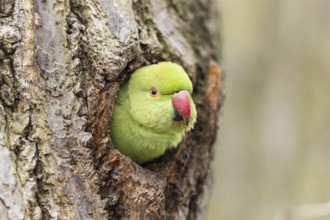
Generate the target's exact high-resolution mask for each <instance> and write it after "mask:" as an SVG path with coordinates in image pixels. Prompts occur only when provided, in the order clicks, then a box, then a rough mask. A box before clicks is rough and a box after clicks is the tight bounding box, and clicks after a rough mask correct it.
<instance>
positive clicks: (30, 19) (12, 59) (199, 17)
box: [0, 0, 222, 220]
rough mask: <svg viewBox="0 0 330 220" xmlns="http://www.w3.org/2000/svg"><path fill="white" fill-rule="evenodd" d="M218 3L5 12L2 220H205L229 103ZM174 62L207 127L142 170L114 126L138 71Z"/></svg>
mask: <svg viewBox="0 0 330 220" xmlns="http://www.w3.org/2000/svg"><path fill="white" fill-rule="evenodd" d="M213 8H215V5H212V2H211V1H210V0H197V1H185V0H179V1H171V0H167V1H164V0H140V1H137V0H133V1H131V0H0V161H1V163H0V219H15V220H16V219H164V218H167V219H186V218H188V219H199V218H201V214H202V209H203V206H204V204H205V195H206V192H207V190H206V189H207V184H208V176H209V166H210V162H211V159H212V143H213V142H214V138H215V134H216V130H217V113H218V110H219V108H220V103H221V101H222V93H221V91H222V86H221V71H220V69H219V67H218V65H217V64H216V63H215V61H214V60H216V59H217V57H216V55H215V54H216V53H215V52H216V51H215V45H214V44H213V42H214V37H213V35H211V33H210V28H209V27H210V26H211V24H212V23H211V18H212V16H211V15H213V14H214V11H212V10H213ZM163 60H170V61H173V62H177V63H179V64H181V65H182V66H183V67H184V68H185V69H186V71H187V72H188V73H189V75H190V77H191V79H192V81H193V84H194V100H195V102H196V104H197V111H198V121H197V125H196V126H195V129H194V130H193V131H192V132H190V133H188V134H187V135H186V137H185V139H184V140H183V141H182V143H181V144H180V146H179V148H178V149H176V150H172V151H170V152H167V153H166V155H164V156H163V157H161V158H159V159H157V160H156V161H154V162H152V163H150V164H148V165H145V166H144V167H141V166H139V165H137V164H135V163H134V162H132V161H131V160H130V159H129V158H127V157H125V156H123V155H121V154H120V153H119V152H118V151H117V150H115V149H113V147H112V143H111V139H110V137H109V129H108V124H109V120H110V119H111V112H112V107H113V103H114V100H115V98H116V93H117V91H118V89H119V87H120V85H121V84H122V83H123V82H124V81H125V80H127V79H128V78H129V76H130V74H131V73H132V71H133V70H134V69H136V68H137V67H140V66H143V65H146V64H150V63H156V62H159V61H163Z"/></svg>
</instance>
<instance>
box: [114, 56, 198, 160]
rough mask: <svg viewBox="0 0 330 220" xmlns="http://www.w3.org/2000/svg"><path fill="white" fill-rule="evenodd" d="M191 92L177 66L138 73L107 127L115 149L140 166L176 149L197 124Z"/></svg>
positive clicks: (122, 92) (124, 90)
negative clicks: (186, 133) (186, 132)
mask: <svg viewBox="0 0 330 220" xmlns="http://www.w3.org/2000/svg"><path fill="white" fill-rule="evenodd" d="M192 90H193V89H192V83H191V81H190V79H189V77H188V75H187V73H186V72H185V71H184V70H183V68H182V67H181V66H179V65H177V64H174V63H171V62H161V63H158V64H153V65H150V66H145V67H141V68H139V69H137V70H136V71H135V72H134V73H133V74H132V76H131V78H130V80H129V81H128V82H126V83H125V84H124V85H123V86H122V87H121V88H120V91H119V93H118V97H117V99H116V103H115V106H114V111H113V117H112V120H111V123H110V133H111V134H110V135H111V138H112V142H113V144H114V146H115V147H116V148H117V149H118V150H119V151H120V152H121V153H123V154H125V155H127V156H129V157H131V158H132V159H133V160H134V161H135V162H137V163H139V164H142V163H145V162H148V161H151V160H153V159H155V158H157V157H159V156H161V155H162V154H164V152H165V151H166V150H167V149H169V148H173V147H176V146H177V145H178V144H179V142H180V141H181V140H182V137H183V135H184V133H185V131H186V130H190V129H192V128H193V126H194V124H195V122H196V117H197V112H196V106H195V104H194V102H193V100H192V98H191V93H192Z"/></svg>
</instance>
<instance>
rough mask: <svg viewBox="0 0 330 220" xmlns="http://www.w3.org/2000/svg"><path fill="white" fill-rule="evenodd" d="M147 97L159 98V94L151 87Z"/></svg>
mask: <svg viewBox="0 0 330 220" xmlns="http://www.w3.org/2000/svg"><path fill="white" fill-rule="evenodd" d="M149 95H150V96H151V97H157V96H159V93H158V90H157V89H156V88H154V87H152V88H151V89H150V90H149Z"/></svg>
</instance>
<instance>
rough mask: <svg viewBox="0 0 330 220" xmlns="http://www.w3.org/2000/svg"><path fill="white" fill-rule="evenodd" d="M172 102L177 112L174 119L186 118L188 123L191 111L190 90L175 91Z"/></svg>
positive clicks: (185, 120)
mask: <svg viewBox="0 0 330 220" xmlns="http://www.w3.org/2000/svg"><path fill="white" fill-rule="evenodd" d="M172 104H173V107H174V112H175V116H174V120H175V121H181V120H184V122H185V124H186V125H188V124H189V119H190V111H191V107H190V94H189V92H188V91H186V90H182V91H179V92H177V93H175V94H174V95H173V97H172Z"/></svg>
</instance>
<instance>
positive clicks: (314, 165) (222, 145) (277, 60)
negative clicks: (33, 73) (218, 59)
mask: <svg viewBox="0 0 330 220" xmlns="http://www.w3.org/2000/svg"><path fill="white" fill-rule="evenodd" d="M219 5H220V11H221V21H220V22H219V26H220V27H221V34H222V57H223V58H222V67H223V69H224V71H225V74H226V75H225V89H226V99H225V103H224V106H223V109H222V113H221V117H220V122H219V127H220V131H219V135H218V140H217V143H216V146H215V159H214V162H213V187H212V189H211V191H210V202H209V206H208V210H207V217H206V218H207V219H208V220H268V219H270V220H275V219H276V220H278V219H279V220H282V219H283V220H288V219H290V220H291V219H302V218H289V217H287V218H279V217H278V218H275V217H274V216H275V215H276V214H277V213H280V212H283V210H286V209H289V210H290V209H291V208H293V207H300V206H301V205H308V204H315V203H327V202H329V201H330V97H329V95H330V0H277V1H270V0H269V1H262V0H250V1H244V0H221V1H220V3H219ZM307 211H308V209H307ZM324 211H325V208H324ZM329 212H330V211H329V207H328V213H329ZM304 219H307V220H309V219H310V220H316V219H317V220H329V219H330V214H329V215H328V216H324V217H318V218H312V217H311V218H304Z"/></svg>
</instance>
